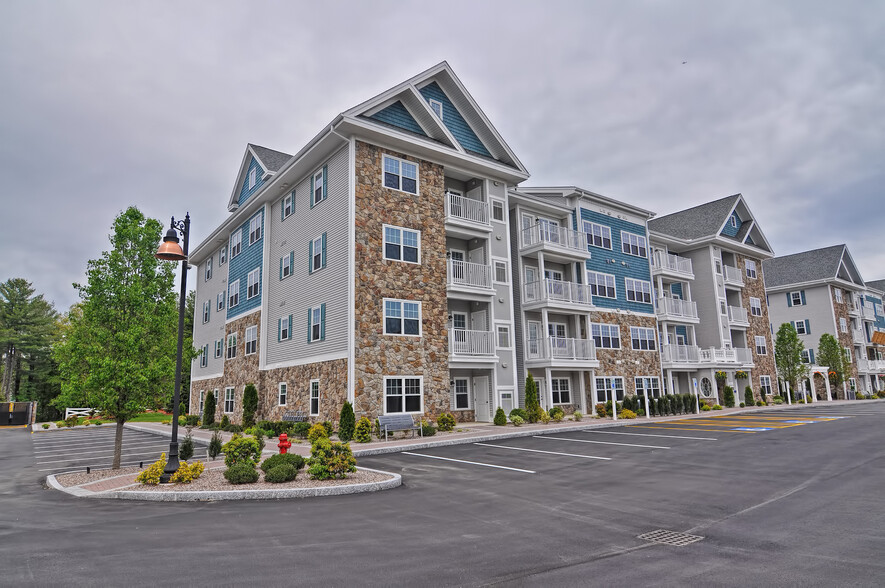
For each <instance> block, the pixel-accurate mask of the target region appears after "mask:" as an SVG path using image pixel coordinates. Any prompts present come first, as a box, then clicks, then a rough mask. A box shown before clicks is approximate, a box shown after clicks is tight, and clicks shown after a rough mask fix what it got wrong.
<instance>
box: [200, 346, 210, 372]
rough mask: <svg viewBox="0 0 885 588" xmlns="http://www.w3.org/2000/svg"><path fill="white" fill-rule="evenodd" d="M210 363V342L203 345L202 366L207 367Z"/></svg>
mask: <svg viewBox="0 0 885 588" xmlns="http://www.w3.org/2000/svg"><path fill="white" fill-rule="evenodd" d="M207 365H209V344H208V343H207V344H205V345H203V348H202V349H201V350H200V367H206V366H207Z"/></svg>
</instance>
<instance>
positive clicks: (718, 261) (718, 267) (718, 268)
mask: <svg viewBox="0 0 885 588" xmlns="http://www.w3.org/2000/svg"><path fill="white" fill-rule="evenodd" d="M715 261H716V273H717V274H718V275H720V276H721V275H722V260H721V259H716V260H715Z"/></svg>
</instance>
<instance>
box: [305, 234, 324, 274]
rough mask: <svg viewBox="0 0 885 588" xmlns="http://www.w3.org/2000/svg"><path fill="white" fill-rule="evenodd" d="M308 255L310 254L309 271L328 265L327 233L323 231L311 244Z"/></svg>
mask: <svg viewBox="0 0 885 588" xmlns="http://www.w3.org/2000/svg"><path fill="white" fill-rule="evenodd" d="M308 245H309V249H310V251H308V255H309V256H310V266H309V267H308V270H309V271H308V273H311V274H312V273H313V272H315V271H319V270H321V269H323V268H324V267H326V233H323V234H322V235H320V236H319V237H317V238H316V239H314V240H312V241H311V242H310V243H309V244H308Z"/></svg>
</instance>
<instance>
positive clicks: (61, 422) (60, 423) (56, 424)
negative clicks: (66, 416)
mask: <svg viewBox="0 0 885 588" xmlns="http://www.w3.org/2000/svg"><path fill="white" fill-rule="evenodd" d="M55 426H56V427H58V428H59V429H61V428H62V427H64V426H65V422H64V421H55Z"/></svg>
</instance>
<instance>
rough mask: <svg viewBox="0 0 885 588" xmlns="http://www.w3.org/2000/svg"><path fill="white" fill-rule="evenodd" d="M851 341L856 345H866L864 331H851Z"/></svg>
mask: <svg viewBox="0 0 885 588" xmlns="http://www.w3.org/2000/svg"><path fill="white" fill-rule="evenodd" d="M851 339H852V340H853V341H854V342H855V343H861V344H863V343H866V342H867V341H866V337H865V336H864V332H863V329H851Z"/></svg>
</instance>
